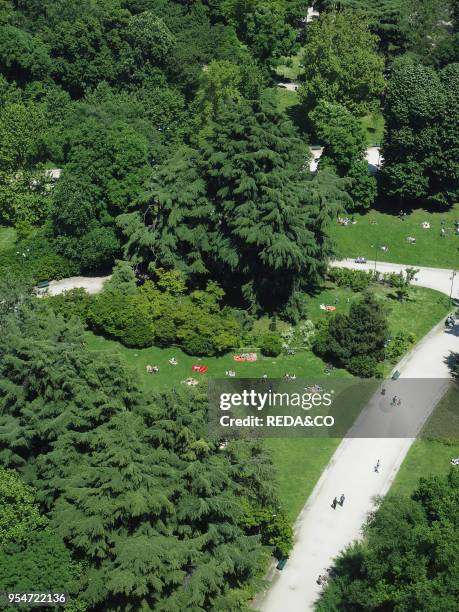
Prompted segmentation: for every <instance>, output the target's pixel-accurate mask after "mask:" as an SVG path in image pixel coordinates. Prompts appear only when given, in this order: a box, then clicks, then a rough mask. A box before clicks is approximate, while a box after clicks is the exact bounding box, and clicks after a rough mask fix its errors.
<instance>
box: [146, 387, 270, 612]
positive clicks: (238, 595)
mask: <svg viewBox="0 0 459 612" xmlns="http://www.w3.org/2000/svg"><path fill="white" fill-rule="evenodd" d="M206 411H207V398H206V397H205V396H203V395H200V394H199V393H196V394H192V395H190V394H184V393H176V392H172V393H165V394H163V395H160V396H157V397H156V398H155V401H154V402H152V403H151V404H150V405H149V406H148V407H147V408H145V409H144V410H143V415H144V419H145V423H146V425H147V432H148V436H149V438H150V440H151V444H152V446H157V445H160V448H162V447H166V448H167V449H169V450H172V451H173V452H174V453H175V456H176V463H175V466H176V469H177V475H178V476H177V477H178V483H179V484H178V489H177V496H176V498H175V499H174V503H175V508H176V514H175V526H174V533H175V534H176V535H177V536H178V537H179V539H180V540H184V541H186V542H188V543H189V545H190V546H191V547H192V549H193V550H196V551H197V552H196V553H195V556H194V557H193V559H192V560H190V562H189V563H187V564H186V565H184V568H186V572H187V577H186V579H185V581H184V582H183V584H182V585H181V587H180V588H179V589H177V590H176V591H175V592H174V593H173V594H172V595H171V597H170V598H169V599H166V600H165V601H164V602H163V604H162V605H159V606H158V608H157V609H158V610H164V612H166V611H170V610H174V611H175V610H183V609H186V608H191V609H193V610H199V611H203V612H204V611H205V610H214V609H222V610H225V609H235V610H237V609H239V605H242V602H244V601H246V600H247V599H248V598H249V597H250V594H249V592H248V591H247V590H245V591H244V588H243V586H244V585H245V584H246V583H249V582H256V580H257V578H258V573H259V569H260V568H261V565H260V562H261V556H260V555H261V549H260V546H259V538H258V537H255V536H247V535H245V533H244V530H243V529H242V527H240V526H239V518H240V517H241V515H242V512H243V508H242V506H241V503H240V499H241V496H244V497H249V496H253V497H255V498H256V499H258V500H260V501H263V500H262V497H263V496H262V495H257V490H259V489H261V486H260V484H259V483H258V481H257V479H256V477H255V476H254V474H253V471H254V469H253V468H251V467H247V466H246V468H245V473H244V471H243V470H242V469H241V465H242V463H243V461H244V460H246V459H248V456H250V455H251V452H250V451H248V450H247V449H245V447H244V448H239V450H238V447H235V448H234V449H233V450H232V452H231V455H227V454H226V453H222V452H221V451H220V450H219V449H218V446H217V444H215V443H213V442H210V441H209V440H207V439H206V435H207V417H206V414H207V412H206ZM253 457H254V458H256V457H257V453H256V452H254V453H253ZM265 459H266V457H264V459H263V460H262V459H261V458H260V457H258V459H257V461H259V463H260V464H262V467H260V472H263V473H264V474H266V473H267V471H266V470H267V466H266V465H265V463H264V462H265ZM265 484H266V483H265ZM248 489H251V490H252V489H253V492H252V493H249V491H248ZM268 491H269V486H268V485H267V486H266V496H268ZM236 602H237V603H236ZM217 603H218V605H219V606H222V607H221V608H217V607H216V606H217ZM230 604H231V605H230ZM225 606H226V607H225ZM232 606H234V607H232ZM241 609H242V608H241Z"/></svg>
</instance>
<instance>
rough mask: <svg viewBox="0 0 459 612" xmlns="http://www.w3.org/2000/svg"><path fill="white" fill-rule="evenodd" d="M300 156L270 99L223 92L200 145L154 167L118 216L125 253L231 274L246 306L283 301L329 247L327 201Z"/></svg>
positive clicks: (312, 274)
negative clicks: (142, 197)
mask: <svg viewBox="0 0 459 612" xmlns="http://www.w3.org/2000/svg"><path fill="white" fill-rule="evenodd" d="M307 159H308V151H307V147H306V146H305V145H304V144H303V143H302V142H301V141H300V139H299V138H298V137H297V136H296V134H295V131H294V129H293V126H292V125H291V124H290V122H288V121H287V120H286V119H285V117H284V116H283V115H281V114H279V113H278V112H277V111H276V110H275V109H274V107H273V105H272V103H271V102H270V101H269V100H265V101H260V102H254V103H252V104H251V105H249V104H247V103H244V102H240V103H238V102H231V101H230V100H228V101H227V104H226V105H225V108H222V109H220V110H219V111H218V112H217V115H216V119H215V122H214V125H213V127H212V130H211V132H210V134H209V135H208V137H207V138H206V139H205V140H204V142H203V144H202V146H201V147H199V148H198V149H194V150H192V149H187V150H185V149H184V150H181V151H179V152H178V153H177V154H176V155H175V156H174V157H172V158H171V159H170V160H169V161H167V162H166V164H164V166H163V167H162V168H161V169H160V171H159V173H158V174H157V175H156V176H155V178H154V181H153V182H152V185H151V187H152V189H151V192H150V193H149V194H148V195H147V198H146V202H145V204H144V211H145V212H144V213H143V215H142V218H140V216H139V215H138V213H134V214H133V215H130V216H125V217H124V218H123V217H121V218H120V222H121V223H122V225H123V228H124V231H125V232H127V233H128V234H129V235H130V236H131V239H130V241H129V242H128V245H127V246H128V250H127V252H126V254H127V255H131V256H132V257H133V258H134V262H137V261H139V259H140V260H142V258H143V259H144V262H148V261H156V262H157V264H158V265H164V264H165V263H166V264H167V265H169V266H170V265H177V266H178V267H181V268H182V269H184V270H185V271H187V272H189V273H192V274H202V273H205V272H206V271H207V270H211V271H213V272H214V273H215V274H217V277H219V276H220V275H222V282H226V283H228V281H230V282H229V283H228V285H229V286H231V285H234V282H233V281H232V279H238V281H239V283H240V284H241V285H242V294H243V296H244V298H245V300H246V301H247V302H248V304H249V305H252V306H254V307H255V306H258V305H260V304H261V305H263V306H264V307H266V306H267V305H268V303H269V302H271V305H272V306H275V305H276V304H277V305H280V306H282V305H285V304H286V303H287V302H288V300H289V299H290V298H291V296H292V295H293V293H294V292H295V291H297V290H299V289H300V288H301V287H302V286H304V285H305V283H307V282H313V281H314V280H315V279H316V278H317V275H318V274H320V272H321V269H322V268H321V267H322V266H323V262H324V261H325V259H326V258H327V256H328V255H329V253H330V252H331V251H330V243H329V241H328V240H327V234H326V227H327V223H328V221H329V219H330V218H331V217H332V216H333V214H335V213H336V210H337V208H336V203H335V202H334V201H333V200H332V199H328V198H326V199H325V201H324V202H322V204H325V206H323V205H322V207H320V206H319V204H318V202H316V200H315V198H314V195H313V194H314V189H315V185H314V184H313V182H312V181H311V176H310V174H309V172H308V171H307V170H305V162H306V161H307ZM321 186H322V187H323V188H325V186H324V185H323V184H321ZM140 220H142V221H143V223H144V224H145V225H146V227H142V225H141V224H140ZM268 279H269V280H268ZM273 279H275V282H274V283H273Z"/></svg>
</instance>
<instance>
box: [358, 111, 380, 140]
mask: <svg viewBox="0 0 459 612" xmlns="http://www.w3.org/2000/svg"><path fill="white" fill-rule="evenodd" d="M360 123H361V124H362V127H364V128H365V131H366V134H367V144H368V145H369V146H374V145H376V144H377V145H379V144H381V141H382V139H383V135H384V117H383V114H382V113H381V112H380V111H378V112H376V113H369V114H368V115H365V117H362V118H361V119H360Z"/></svg>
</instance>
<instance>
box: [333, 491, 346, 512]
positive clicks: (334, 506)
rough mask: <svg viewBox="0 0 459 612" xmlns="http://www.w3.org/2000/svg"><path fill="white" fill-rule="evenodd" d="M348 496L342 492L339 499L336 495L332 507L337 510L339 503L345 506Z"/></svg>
mask: <svg viewBox="0 0 459 612" xmlns="http://www.w3.org/2000/svg"><path fill="white" fill-rule="evenodd" d="M345 499H346V498H345V497H344V493H342V494H341V497H340V498H339V499H338V498H337V497H335V498H334V499H333V501H332V503H331V507H332V508H333V510H336V506H337V505H338V504H339V505H340V506H341V507H343V506H344V500H345Z"/></svg>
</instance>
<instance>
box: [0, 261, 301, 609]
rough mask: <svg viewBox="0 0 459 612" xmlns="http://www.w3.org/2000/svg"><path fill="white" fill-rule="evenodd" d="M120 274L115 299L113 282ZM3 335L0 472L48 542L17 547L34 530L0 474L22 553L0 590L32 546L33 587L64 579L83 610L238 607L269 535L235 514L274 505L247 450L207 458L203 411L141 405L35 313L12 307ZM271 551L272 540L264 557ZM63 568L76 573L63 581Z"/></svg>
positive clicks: (240, 446)
mask: <svg viewBox="0 0 459 612" xmlns="http://www.w3.org/2000/svg"><path fill="white" fill-rule="evenodd" d="M121 270H122V268H120V273H119V275H118V276H119V277H120V278H119V279H117V280H116V281H115V286H116V287H120V286H122V284H123V283H125V280H126V279H125V278H124V277H125V272H122V271H121ZM121 277H122V278H121ZM123 279H124V280H123ZM121 281H122V282H121ZM170 282H172V279H171V278H167V277H163V285H164V283H167V284H168V285H170ZM120 283H121V285H120ZM175 285H176V283H175ZM125 286H126V285H125ZM128 286H129V283H128V284H127V287H128ZM170 286H172V285H170ZM109 290H114V289H113V287H111V288H110V287H109ZM3 332H4V333H3V334H2V339H1V346H0V355H1V364H2V365H1V366H0V367H1V371H0V401H1V403H2V406H3V410H2V414H1V416H0V428H1V431H2V436H1V444H0V461H1V463H2V465H4V466H9V467H16V468H17V469H19V470H20V472H21V473H22V475H23V477H24V479H26V480H28V481H33V482H34V485H35V487H36V489H37V499H38V500H39V501H40V502H41V504H42V507H43V508H44V509H45V510H46V511H47V517H46V521H49V524H50V526H51V527H52V529H53V532H54V533H55V534H56V535H55V536H53V537H47V538H46V543H45V545H44V544H43V537H44V536H43V537H42V536H41V535H39V534H38V535H37V539H36V540H35V539H34V538H30V537H27V538H26V533H25V532H27V536H30V534H31V532H32V531H33V530H34V529H35V530H36V529H43V525H42V520H44V519H41V518H40V515H39V514H38V513H37V511H36V509H35V507H34V505H33V503H34V499H33V497H32V496H31V493H30V489H29V488H28V487H26V486H25V485H24V484H21V483H20V481H19V480H18V478H17V477H16V476H14V475H13V473H12V472H5V475H6V476H5V479H2V483H3V489H2V491H1V492H0V498H1V499H0V504H7V508H6V514H5V517H6V518H7V519H8V524H6V523H4V522H3V521H2V522H1V525H0V532H1V535H2V538H3V541H4V542H5V541H8V540H11V539H13V538H14V540H15V546H17V543H18V542H19V540H20V539H21V537H23V538H24V539H27V547H26V548H25V549H24V550H22V549H21V550H20V549H15V550H14V551H13V550H12V549H11V548H8V550H7V549H4V550H0V573H1V577H2V584H8V585H9V584H13V583H14V580H15V577H16V578H17V576H18V568H19V563H22V564H23V567H29V564H30V563H31V562H32V558H33V557H32V555H34V554H35V553H34V551H35V550H36V547H38V546H41V551H40V553H39V554H38V553H37V554H36V556H35V564H37V563H39V562H43V560H44V558H45V557H46V555H49V558H48V560H47V561H46V562H47V566H46V567H47V568H48V573H47V575H46V580H43V581H41V582H40V581H39V586H40V585H43V588H45V587H48V586H51V585H50V583H49V581H50V580H52V579H55V580H56V582H55V584H54V585H53V586H54V588H56V587H57V586H60V585H65V584H66V581H67V584H68V582H69V581H70V579H72V581H73V582H72V589H73V586H75V585H76V587H75V588H77V589H78V592H79V599H80V600H81V602H82V603H86V605H87V606H89V607H92V606H99V607H103V608H104V609H107V610H117V609H123V610H128V609H139V608H140V607H142V606H143V607H145V608H147V609H163V610H177V611H179V610H183V609H184V608H186V607H189V606H193V607H194V608H195V609H200V610H207V609H212V608H214V607H217V606H222V607H223V609H234V608H232V605H236V604H234V602H237V606H239V605H241V606H242V605H243V604H244V602H245V601H246V600H247V598H248V597H249V596H250V592H251V591H250V588H251V586H250V585H251V584H252V583H253V581H254V580H255V579H256V577H257V576H258V575H259V572H260V571H261V568H262V566H261V561H262V559H263V555H264V553H263V550H262V548H261V545H260V538H264V539H265V540H266V541H268V540H269V537H271V538H274V536H273V535H272V536H268V535H267V534H268V533H273V534H274V533H278V531H276V529H277V530H278V529H279V528H280V527H273V526H272V525H271V523H270V522H269V521H268V523H266V519H263V520H262V519H261V518H260V521H259V523H257V525H258V529H254V525H253V524H252V525H251V526H250V527H249V526H248V525H247V524H246V521H245V520H244V519H243V512H244V510H243V508H244V507H246V506H245V504H246V503H252V504H258V505H264V504H267V505H269V504H270V505H271V506H273V505H274V506H276V507H277V504H278V502H277V500H276V497H275V493H274V491H273V489H272V486H271V485H270V483H269V481H270V480H271V476H270V474H271V470H272V468H271V465H270V463H269V460H268V457H267V456H266V454H265V453H264V451H262V450H261V448H260V447H259V446H258V445H257V444H256V443H252V442H242V443H234V446H232V445H231V446H230V447H228V452H222V451H221V450H219V448H218V443H216V442H215V441H211V440H209V439H207V424H206V415H205V410H206V407H207V401H206V398H205V397H203V396H200V395H199V394H196V393H191V394H190V393H183V392H180V393H177V392H176V391H172V392H169V393H167V394H163V395H158V396H156V397H154V398H151V397H150V398H147V397H146V396H145V394H144V392H143V391H142V390H141V389H140V387H139V386H138V384H137V383H136V382H135V381H134V379H133V377H132V375H131V373H130V372H129V371H128V370H126V368H125V367H124V366H123V365H122V364H121V363H120V362H119V361H118V360H116V359H111V360H110V363H107V361H106V360H105V359H101V358H100V357H99V356H98V355H97V354H90V353H88V352H87V350H86V349H85V346H84V341H83V336H82V329H81V328H80V327H79V326H78V325H77V324H76V323H75V321H72V320H69V321H68V322H67V323H65V322H64V321H63V320H62V319H61V318H60V317H59V316H58V317H56V316H54V315H53V314H52V313H51V312H49V310H48V306H47V303H45V302H40V303H39V304H35V306H34V307H33V308H32V309H30V307H29V306H27V305H26V302H24V303H23V305H22V306H19V305H17V307H16V309H15V310H12V311H11V314H8V313H7V314H6V317H5V318H4V320H3ZM251 456H253V457H254V462H253V463H251V461H250V457H251ZM255 458H256V459H255ZM246 462H248V463H246ZM244 464H245V465H244ZM243 465H244V467H242V466H243ZM8 483H9V484H8ZM273 530H274V531H273ZM265 531H266V534H265ZM283 533H284V536H283V537H284V538H286V540H285V541H286V542H288V541H289V538H290V535H289V533H288V530H287V532H286V531H285V527H284V531H283ZM8 534H9V535H8ZM21 534H22V535H21ZM59 538H62V539H63V542H64V543H65V546H66V548H65V547H64V546H63V544H62V540H60V539H59ZM283 541H284V540H283V539H282V537H281V539H280V540H279V536H277V539H273V540H272V542H273V544H272V545H273V546H276V547H277V548H279V546H280V547H281V548H282V547H283V546H284V544H282V542H283ZM40 543H41V544H40ZM70 554H73V555H74V556H76V557H77V558H78V559H80V560H81V561H82V564H81V566H80V567H78V568H76V567H75V568H73V569H72V570H70V569H69V567H70V566H69V563H70ZM5 555H7V556H5ZM12 555H13V556H12ZM11 559H12V560H13V561H12V562H11ZM8 560H9V561H8ZM72 567H73V566H72ZM66 568H67V569H66ZM30 571H31V574H30V575H31V576H32V575H35V573H36V572H39V570H38V566H37V565H35V566H34V569H32V568H30ZM56 572H57V573H56ZM59 572H60V573H59ZM66 572H67V573H66ZM40 575H41V576H43V572H42V574H40ZM37 576H38V574H37ZM17 584H18V585H19V584H20V585H22V584H23V585H25V584H26V583H25V582H18V583H17ZM253 584H255V583H253ZM15 586H16V583H15ZM28 588H30V586H29V587H28ZM62 590H69V588H62Z"/></svg>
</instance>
